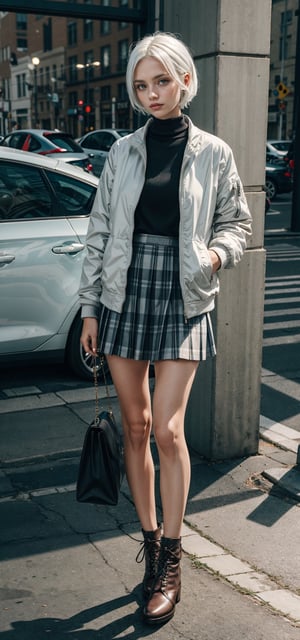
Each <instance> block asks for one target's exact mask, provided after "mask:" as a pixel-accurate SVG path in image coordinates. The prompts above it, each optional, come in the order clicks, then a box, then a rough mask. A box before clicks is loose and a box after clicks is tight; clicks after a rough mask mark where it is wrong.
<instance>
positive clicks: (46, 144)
mask: <svg viewBox="0 0 300 640" xmlns="http://www.w3.org/2000/svg"><path fill="white" fill-rule="evenodd" d="M0 145H1V146H3V147H12V148H13V149H22V150H23V151H32V152H33V153H39V154H40V155H42V156H53V155H55V156H56V155H57V154H58V153H59V154H60V158H61V160H64V161H65V162H70V164H74V165H76V166H77V167H81V168H82V169H85V171H90V172H92V171H93V164H92V161H93V157H92V155H89V154H86V153H84V151H83V150H82V148H81V147H80V145H79V144H78V143H77V142H76V141H75V140H74V138H72V136H70V135H69V134H68V133H64V131H49V130H46V129H19V130H17V131H12V132H11V133H9V134H8V135H6V136H5V137H4V138H3V140H1V141H0Z"/></svg>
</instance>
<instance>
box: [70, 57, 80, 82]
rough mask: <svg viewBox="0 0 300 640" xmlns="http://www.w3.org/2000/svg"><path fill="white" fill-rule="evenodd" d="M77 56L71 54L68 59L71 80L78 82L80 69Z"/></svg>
mask: <svg viewBox="0 0 300 640" xmlns="http://www.w3.org/2000/svg"><path fill="white" fill-rule="evenodd" d="M77 62H78V60H77V56H71V57H70V58H69V60H68V68H69V81H70V82H77V80H78V70H77V67H76V65H77Z"/></svg>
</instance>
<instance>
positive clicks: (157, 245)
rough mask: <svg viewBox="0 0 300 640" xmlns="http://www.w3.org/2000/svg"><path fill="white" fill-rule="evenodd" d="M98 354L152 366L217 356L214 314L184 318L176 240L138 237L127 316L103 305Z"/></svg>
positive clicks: (127, 290)
mask: <svg viewBox="0 0 300 640" xmlns="http://www.w3.org/2000/svg"><path fill="white" fill-rule="evenodd" d="M99 350H100V352H101V353H104V354H106V355H107V354H110V355H118V356H121V357H123V358H132V359H134V360H150V361H151V362H155V361H158V360H177V359H178V358H183V359H185V360H197V361H200V360H206V359H207V358H209V357H213V356H214V355H215V354H216V348H215V341H214V335H213V329H212V323H211V318H210V314H209V313H203V314H201V315H199V316H195V317H193V318H190V319H187V320H186V319H185V317H184V308H183V300H182V294H181V288H180V282H179V246H178V240H177V239H176V238H172V237H166V236H156V235H148V234H138V235H135V236H134V241H133V255H132V261H131V265H130V267H129V270H128V274H127V287H126V298H125V302H124V306H123V309H122V312H121V313H117V312H116V311H112V310H111V309H108V308H107V307H105V306H104V305H101V307H100V316H99Z"/></svg>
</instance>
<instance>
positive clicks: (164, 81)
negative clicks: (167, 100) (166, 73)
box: [158, 78, 169, 85]
mask: <svg viewBox="0 0 300 640" xmlns="http://www.w3.org/2000/svg"><path fill="white" fill-rule="evenodd" d="M168 82H169V79H168V78H161V79H160V81H159V83H158V84H162V85H164V84H168Z"/></svg>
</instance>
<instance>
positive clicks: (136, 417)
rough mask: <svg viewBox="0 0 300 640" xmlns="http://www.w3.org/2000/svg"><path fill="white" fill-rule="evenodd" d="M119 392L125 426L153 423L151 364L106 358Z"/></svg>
mask: <svg viewBox="0 0 300 640" xmlns="http://www.w3.org/2000/svg"><path fill="white" fill-rule="evenodd" d="M106 359H107V362H108V366H109V369H110V372H111V376H112V379H113V383H114V386H115V389H116V391H117V395H118V399H119V403H120V408H121V414H122V419H123V426H124V427H125V428H126V426H130V425H133V424H136V423H144V424H149V423H151V399H150V390H149V362H148V361H146V360H131V359H128V358H121V357H119V356H111V355H107V356H106Z"/></svg>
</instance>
